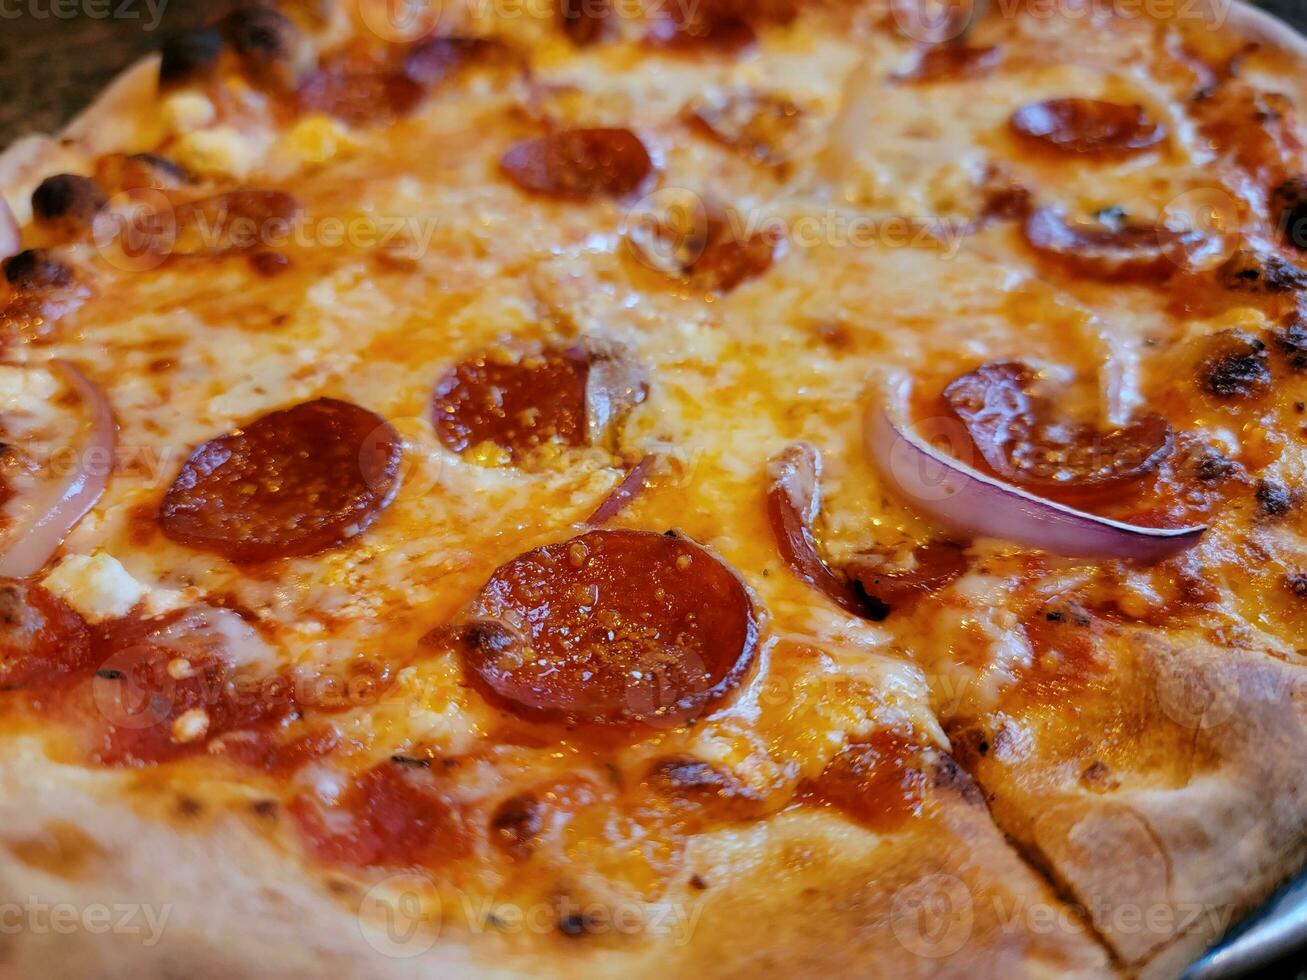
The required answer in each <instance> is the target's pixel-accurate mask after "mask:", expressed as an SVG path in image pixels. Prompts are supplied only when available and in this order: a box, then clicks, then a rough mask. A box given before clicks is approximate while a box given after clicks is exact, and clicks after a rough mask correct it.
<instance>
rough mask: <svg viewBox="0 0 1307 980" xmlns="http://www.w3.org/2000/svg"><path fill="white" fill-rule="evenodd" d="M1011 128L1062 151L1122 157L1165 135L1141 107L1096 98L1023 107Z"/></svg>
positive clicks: (1158, 124)
mask: <svg viewBox="0 0 1307 980" xmlns="http://www.w3.org/2000/svg"><path fill="white" fill-rule="evenodd" d="M1012 131H1013V132H1014V133H1016V134H1017V135H1018V136H1020V137H1022V138H1023V139H1025V140H1027V141H1029V142H1031V143H1034V144H1036V145H1038V146H1043V147H1046V148H1048V149H1051V150H1056V151H1058V152H1060V153H1069V154H1077V155H1087V156H1108V157H1119V156H1129V155H1131V154H1134V153H1140V152H1142V151H1144V150H1147V149H1148V148H1149V147H1152V146H1156V145H1157V144H1158V143H1160V142H1161V141H1162V140H1163V139H1164V138H1165V137H1166V130H1165V128H1163V127H1162V125H1161V124H1160V123H1157V122H1154V121H1153V120H1151V119H1149V118H1148V115H1147V114H1146V113H1145V112H1144V109H1143V107H1142V106H1137V105H1118V104H1117V103H1115V102H1101V101H1098V100H1096V99H1049V100H1047V101H1045V102H1031V103H1029V104H1028V105H1024V106H1022V107H1021V108H1020V109H1018V110H1017V111H1016V114H1015V115H1013V116H1012Z"/></svg>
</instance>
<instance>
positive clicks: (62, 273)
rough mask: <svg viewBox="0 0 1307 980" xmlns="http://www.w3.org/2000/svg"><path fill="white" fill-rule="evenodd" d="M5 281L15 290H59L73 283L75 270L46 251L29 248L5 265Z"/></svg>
mask: <svg viewBox="0 0 1307 980" xmlns="http://www.w3.org/2000/svg"><path fill="white" fill-rule="evenodd" d="M4 271H5V280H6V281H7V282H8V283H9V285H11V286H13V287H14V288H15V289H20V290H23V291H25V292H36V291H38V290H42V289H57V288H58V287H60V286H67V285H69V284H70V283H72V281H73V270H72V269H70V268H69V267H68V266H66V265H64V264H63V263H62V262H60V261H58V260H57V259H53V258H51V257H50V253H49V252H47V251H45V250H44V249H39V248H29V249H27V251H25V252H19V253H18V254H17V255H15V256H14V257H13V258H11V259H9V260H8V261H6V262H5V263H4Z"/></svg>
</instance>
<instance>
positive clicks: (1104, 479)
mask: <svg viewBox="0 0 1307 980" xmlns="http://www.w3.org/2000/svg"><path fill="white" fill-rule="evenodd" d="M1034 389H1035V373H1034V372H1033V371H1032V370H1030V368H1028V367H1027V366H1026V365H1025V364H1022V363H1020V362H1017V361H996V362H992V363H989V364H982V365H981V366H980V367H978V368H976V369H975V370H974V371H970V372H968V373H967V374H964V375H962V376H961V377H959V378H956V379H954V380H953V381H952V382H950V383H949V385H948V387H947V388H945V389H944V394H943V398H944V403H945V404H946V405H947V406H948V408H949V410H950V411H952V412H953V414H954V415H956V416H957V417H958V419H959V420H960V421H961V422H962V424H963V425H965V426H966V428H967V432H968V434H969V435H970V436H971V440H972V442H973V443H974V444H975V447H976V450H977V452H978V453H979V454H980V457H981V458H982V459H983V460H984V461H985V464H986V465H987V466H988V467H989V468H990V469H992V470H993V471H994V472H995V473H997V474H998V475H999V476H1000V477H1002V478H1003V479H1005V480H1009V481H1011V482H1012V483H1016V484H1019V485H1020V486H1024V487H1031V488H1033V489H1036V490H1038V491H1039V492H1040V493H1043V494H1047V495H1049V496H1060V497H1067V498H1076V497H1086V496H1088V497H1092V496H1094V495H1100V494H1103V493H1108V492H1111V493H1115V492H1119V491H1120V490H1122V489H1123V488H1127V487H1129V486H1130V485H1131V484H1132V483H1135V482H1137V481H1138V480H1140V479H1142V478H1143V477H1145V476H1147V475H1148V474H1150V473H1152V472H1154V471H1155V470H1156V469H1157V468H1158V467H1159V466H1160V465H1161V463H1162V462H1163V461H1164V460H1165V459H1166V458H1167V457H1168V456H1170V455H1171V452H1172V450H1173V449H1174V445H1175V439H1174V433H1173V432H1172V429H1171V425H1170V423H1168V422H1167V421H1166V420H1165V419H1164V418H1162V417H1161V416H1160V415H1157V414H1154V413H1150V414H1147V415H1143V416H1141V417H1139V418H1137V419H1135V420H1134V421H1132V422H1130V423H1128V424H1127V425H1123V426H1121V427H1119V428H1116V429H1111V430H1108V431H1101V430H1098V429H1095V428H1093V427H1091V426H1088V425H1086V424H1083V423H1079V422H1075V421H1071V420H1068V419H1064V418H1060V417H1058V415H1057V413H1056V412H1055V410H1054V408H1055V406H1054V405H1053V404H1052V403H1051V402H1050V401H1049V400H1048V399H1047V398H1045V397H1043V396H1041V395H1039V394H1037V393H1036V392H1035V390H1034Z"/></svg>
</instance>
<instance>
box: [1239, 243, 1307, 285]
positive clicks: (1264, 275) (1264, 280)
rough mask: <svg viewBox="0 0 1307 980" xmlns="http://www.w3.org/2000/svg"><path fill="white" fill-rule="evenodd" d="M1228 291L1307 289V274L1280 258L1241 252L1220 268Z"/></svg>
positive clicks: (1267, 254)
mask: <svg viewBox="0 0 1307 980" xmlns="http://www.w3.org/2000/svg"><path fill="white" fill-rule="evenodd" d="M1219 271H1220V279H1221V282H1222V283H1223V284H1224V285H1225V287H1226V288H1227V289H1232V290H1235V291H1236V292H1249V293H1259V294H1275V293H1289V292H1294V291H1296V290H1300V289H1307V272H1304V271H1303V270H1302V269H1300V268H1298V266H1296V265H1294V264H1293V263H1291V262H1287V261H1285V260H1284V259H1282V258H1280V257H1279V256H1278V255H1271V254H1269V253H1264V252H1253V251H1250V250H1248V249H1240V250H1239V251H1237V252H1235V253H1234V255H1232V256H1231V257H1230V258H1229V260H1227V261H1226V263H1225V264H1224V265H1222V266H1221V268H1220V270H1219Z"/></svg>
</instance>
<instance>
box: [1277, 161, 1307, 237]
mask: <svg viewBox="0 0 1307 980" xmlns="http://www.w3.org/2000/svg"><path fill="white" fill-rule="evenodd" d="M1271 213H1272V216H1273V217H1274V219H1275V223H1276V228H1277V229H1278V231H1279V233H1280V238H1281V240H1282V241H1283V242H1284V243H1285V244H1286V245H1291V246H1293V247H1294V248H1296V249H1298V250H1299V251H1307V174H1299V175H1298V176H1296V177H1290V178H1289V179H1288V180H1286V181H1285V182H1284V183H1283V184H1281V185H1280V186H1279V187H1277V188H1276V189H1275V191H1274V192H1273V193H1272V194H1271Z"/></svg>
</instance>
